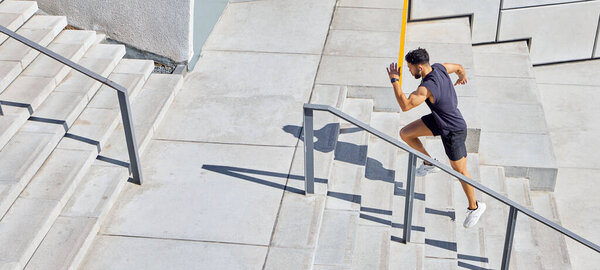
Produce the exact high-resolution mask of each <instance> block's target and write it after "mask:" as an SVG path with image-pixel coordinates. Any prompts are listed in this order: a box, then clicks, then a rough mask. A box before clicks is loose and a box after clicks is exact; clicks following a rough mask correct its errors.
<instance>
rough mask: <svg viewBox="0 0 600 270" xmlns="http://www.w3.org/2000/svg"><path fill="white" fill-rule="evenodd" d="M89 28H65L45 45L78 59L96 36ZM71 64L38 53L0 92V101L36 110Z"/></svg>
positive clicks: (61, 53) (68, 57)
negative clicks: (84, 29)
mask: <svg viewBox="0 0 600 270" xmlns="http://www.w3.org/2000/svg"><path fill="white" fill-rule="evenodd" d="M95 35H96V34H95V33H94V32H90V31H65V32H64V33H61V35H59V36H58V37H57V38H56V39H55V41H53V42H52V43H51V44H50V46H48V48H49V49H50V50H52V51H54V52H56V53H58V54H60V55H62V56H64V57H65V58H67V59H70V60H72V61H74V62H78V61H79V60H80V59H81V58H82V57H83V55H84V54H85V52H86V51H87V49H88V48H89V47H90V46H91V45H92V43H93V41H94V40H95ZM70 69H71V68H70V67H68V66H66V65H64V64H62V63H60V62H58V61H56V60H54V59H52V58H50V57H48V56H46V55H39V56H38V57H37V58H36V59H35V60H34V61H33V62H32V63H31V64H30V65H29V66H28V67H27V68H26V69H25V70H24V71H23V72H22V73H21V75H20V76H19V77H17V78H16V79H15V81H13V83H12V84H11V85H10V86H8V88H6V90H5V91H4V92H2V93H1V94H0V100H2V102H10V103H15V104H22V105H25V106H28V107H29V108H31V111H35V110H36V109H37V108H38V107H39V105H40V104H41V103H42V102H43V101H44V100H45V99H46V97H48V95H50V93H51V92H52V91H53V90H54V88H55V87H56V86H57V85H58V84H59V83H60V82H61V81H62V80H63V79H64V78H65V76H66V75H67V74H68V73H69V71H70Z"/></svg>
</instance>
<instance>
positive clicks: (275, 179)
mask: <svg viewBox="0 0 600 270" xmlns="http://www.w3.org/2000/svg"><path fill="white" fill-rule="evenodd" d="M293 150H294V148H288V147H258V146H241V145H221V144H202V143H183V142H168V141H152V142H151V144H150V145H149V146H148V149H147V153H146V154H145V157H144V159H143V160H142V165H143V168H142V169H143V171H144V172H145V182H144V185H143V186H134V185H128V186H127V187H126V188H125V190H124V191H123V192H122V195H121V197H120V199H119V201H118V202H117V204H116V205H115V206H114V207H113V210H112V212H111V214H110V215H109V216H108V218H107V222H106V223H105V224H104V228H103V230H102V232H103V233H105V234H118V235H131V236H145V237H161V238H177V239H189V240H205V241H220V242H235V243H246V244H259V245H268V244H269V240H270V237H271V233H272V231H273V227H274V225H275V218H276V215H277V212H278V210H279V203H280V201H281V196H282V195H283V188H284V185H285V182H286V179H287V172H288V170H289V166H290V164H291V158H292V155H293ZM197 153H204V154H202V155H197ZM182 157H185V158H186V159H187V160H188V162H183V163H182V162H180V160H181V158H182ZM232 160H235V161H236V162H235V164H232V163H228V162H231V161H232ZM148 204H152V205H154V206H155V207H150V208H148V207H146V206H147V205H148ZM257 205H260V206H261V207H257ZM173 209H179V210H178V211H173ZM141 224H143V226H141ZM240 224H244V225H243V226H240Z"/></svg>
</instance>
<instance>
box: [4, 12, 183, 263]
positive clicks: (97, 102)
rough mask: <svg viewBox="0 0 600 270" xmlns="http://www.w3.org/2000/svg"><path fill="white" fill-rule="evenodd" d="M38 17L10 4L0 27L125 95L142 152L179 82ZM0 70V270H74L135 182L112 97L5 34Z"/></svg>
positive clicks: (55, 20) (96, 39)
mask: <svg viewBox="0 0 600 270" xmlns="http://www.w3.org/2000/svg"><path fill="white" fill-rule="evenodd" d="M36 11H37V4H36V2H32V1H4V2H1V3H0V23H1V24H2V25H4V26H7V27H8V28H9V29H11V30H16V32H17V33H19V34H21V35H23V36H25V37H27V38H29V39H31V40H33V41H34V42H37V43H39V44H41V45H43V46H46V47H48V48H49V49H50V50H53V51H55V52H57V53H59V54H61V55H63V56H65V57H67V58H69V59H71V60H72V61H74V62H77V63H79V64H80V65H82V66H84V67H87V68H88V69H91V70H92V71H94V72H96V73H98V74H100V75H102V76H105V77H108V78H109V79H110V80H112V81H115V82H117V83H119V84H121V85H122V86H124V87H125V88H127V89H128V94H129V97H130V101H131V106H132V111H133V112H132V113H133V119H134V122H133V125H134V128H135V132H136V138H137V143H138V146H139V150H140V152H141V153H143V150H144V148H145V145H146V143H147V142H148V141H149V138H150V137H151V136H152V134H153V131H154V128H155V127H156V126H157V125H158V123H159V122H160V120H161V118H162V115H163V114H164V113H165V112H166V110H167V109H168V107H169V105H170V102H171V101H172V100H173V98H174V96H175V95H176V93H177V91H178V90H179V89H180V88H181V87H182V83H183V78H182V76H180V75H160V74H151V72H152V70H153V68H154V65H153V62H152V61H146V60H133V59H123V58H122V57H123V56H124V55H125V48H124V47H123V46H121V45H108V44H101V42H102V40H103V39H104V36H102V35H97V34H96V33H95V32H93V31H76V30H64V28H65V26H66V25H67V20H66V18H65V17H61V16H43V15H34V14H35V13H36ZM0 70H1V71H2V72H0V102H2V108H3V110H4V113H5V115H3V116H0V127H1V128H0V194H1V195H0V268H1V269H23V268H28V269H65V268H77V266H78V263H79V262H80V260H81V259H82V258H83V256H84V255H85V253H86V252H87V247H88V246H89V244H90V241H91V239H93V237H94V236H95V234H96V232H97V231H98V227H99V226H100V224H101V221H102V218H103V216H104V214H105V213H106V212H107V211H108V210H109V209H110V208H111V206H112V204H113V203H114V201H115V199H116V197H117V196H118V194H119V192H120V190H121V188H122V187H123V185H125V184H126V182H127V180H128V178H129V171H128V169H127V162H128V156H127V147H126V144H125V139H124V132H123V127H122V124H121V121H120V119H121V117H120V111H119V107H118V100H117V95H116V91H115V90H113V89H110V88H108V87H105V86H101V84H100V83H98V82H96V81H94V80H92V79H90V78H88V77H86V76H84V75H82V74H80V73H78V72H76V71H73V70H72V69H70V68H68V67H67V66H65V65H63V64H61V63H59V62H57V61H55V60H52V59H51V58H49V57H47V56H45V55H39V53H37V52H36V51H34V50H32V49H30V48H28V47H26V46H25V45H23V44H21V43H19V42H17V41H15V40H13V39H7V38H6V36H4V35H3V36H2V37H1V39H0Z"/></svg>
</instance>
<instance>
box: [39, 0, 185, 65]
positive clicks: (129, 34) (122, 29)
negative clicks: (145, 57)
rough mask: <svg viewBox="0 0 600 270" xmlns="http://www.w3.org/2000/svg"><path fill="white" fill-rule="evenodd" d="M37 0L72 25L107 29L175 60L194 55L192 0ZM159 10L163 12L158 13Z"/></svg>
mask: <svg viewBox="0 0 600 270" xmlns="http://www.w3.org/2000/svg"><path fill="white" fill-rule="evenodd" d="M37 2H38V4H39V6H40V9H42V10H44V11H45V12H48V13H49V14H53V15H65V16H68V17H69V23H70V24H71V25H74V26H77V27H79V28H83V29H89V30H95V31H102V32H105V33H106V34H108V36H110V37H111V38H113V39H115V40H118V41H121V42H124V43H126V44H131V45H133V46H134V47H136V48H139V49H142V50H146V51H150V52H153V53H156V54H159V55H164V56H166V57H168V58H171V59H173V60H174V61H187V60H189V59H190V58H191V56H192V49H193V48H192V45H193V44H192V40H191V39H192V37H193V35H192V33H191V31H192V27H191V22H192V21H193V18H192V11H191V9H192V6H191V5H192V3H193V1H189V0H185V1H177V2H173V3H167V2H163V1H135V2H127V3H126V2H122V1H102V2H87V1H75V2H73V1H68V0H67V1H63V0H59V1H54V0H41V1H37ZM157 10H160V12H158V13H157V12H156V11H157ZM150 14H152V16H150ZM139 33H145V34H144V35H140V34H139Z"/></svg>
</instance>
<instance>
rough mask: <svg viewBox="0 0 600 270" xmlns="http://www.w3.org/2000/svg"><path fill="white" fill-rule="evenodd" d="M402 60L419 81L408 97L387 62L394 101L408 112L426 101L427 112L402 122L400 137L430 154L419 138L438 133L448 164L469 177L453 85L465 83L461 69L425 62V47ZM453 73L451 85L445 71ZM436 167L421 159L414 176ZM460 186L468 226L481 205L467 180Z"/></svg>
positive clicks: (397, 73) (395, 68)
mask: <svg viewBox="0 0 600 270" xmlns="http://www.w3.org/2000/svg"><path fill="white" fill-rule="evenodd" d="M405 60H406V62H407V64H408V69H409V70H410V73H411V74H412V75H413V76H414V77H415V79H421V78H422V79H421V84H420V85H419V87H418V88H417V90H415V91H414V92H412V93H411V94H410V95H409V96H408V98H407V97H406V95H404V93H403V92H402V89H400V83H399V81H398V80H399V79H400V73H401V69H400V68H398V64H397V63H392V64H390V67H389V68H386V69H387V72H388V75H389V77H390V80H391V82H392V86H393V87H394V93H395V94H396V100H397V101H398V104H400V108H402V111H403V112H405V111H408V110H410V109H412V108H414V107H417V106H419V105H420V104H421V103H423V102H425V103H427V106H428V107H429V109H431V113H430V114H428V115H425V116H423V117H421V119H417V120H415V121H413V122H412V123H410V124H408V125H406V126H405V127H404V128H402V130H400V137H401V138H402V140H404V141H405V142H406V143H407V144H408V145H409V146H410V147H412V148H414V149H416V150H418V151H420V152H421V153H423V154H425V155H427V156H430V155H429V153H427V150H425V147H423V144H422V143H421V141H420V140H419V137H423V136H441V138H442V143H443V144H444V150H445V152H446V155H447V156H448V158H449V159H450V165H451V166H452V168H453V169H454V170H456V171H457V172H459V173H461V174H463V175H464V176H466V177H469V178H471V176H470V174H469V172H468V171H467V147H466V145H465V140H466V138H467V123H466V122H465V120H464V119H463V117H462V114H461V113H460V111H459V110H458V107H457V106H458V99H457V97H456V91H455V90H454V86H456V85H459V84H460V85H463V84H466V83H467V77H466V73H465V70H464V68H463V67H462V66H461V65H459V64H450V63H444V64H438V63H436V64H433V65H429V54H428V53H427V51H426V50H425V49H422V48H418V49H416V50H412V51H410V52H409V53H408V54H407V55H406V57H405ZM450 73H456V74H457V75H458V80H457V81H456V83H454V84H452V81H451V79H450V76H449V75H448V74H450ZM439 170H440V169H439V168H437V167H435V166H433V165H432V164H429V163H427V162H425V161H423V164H422V165H421V166H420V167H419V168H418V169H417V171H416V175H417V176H425V175H427V174H428V173H434V172H438V171H439ZM460 183H461V185H462V188H463V190H464V191H465V194H466V195H467V199H468V200H469V206H468V208H467V218H466V219H465V222H464V223H463V226H464V227H465V228H469V227H472V226H473V225H475V224H476V223H477V221H478V220H479V218H480V217H481V215H482V214H483V212H484V211H485V208H486V206H485V204H484V203H483V202H478V201H476V200H475V191H474V189H473V187H472V186H470V185H468V184H467V183H464V182H462V181H461V182H460Z"/></svg>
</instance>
